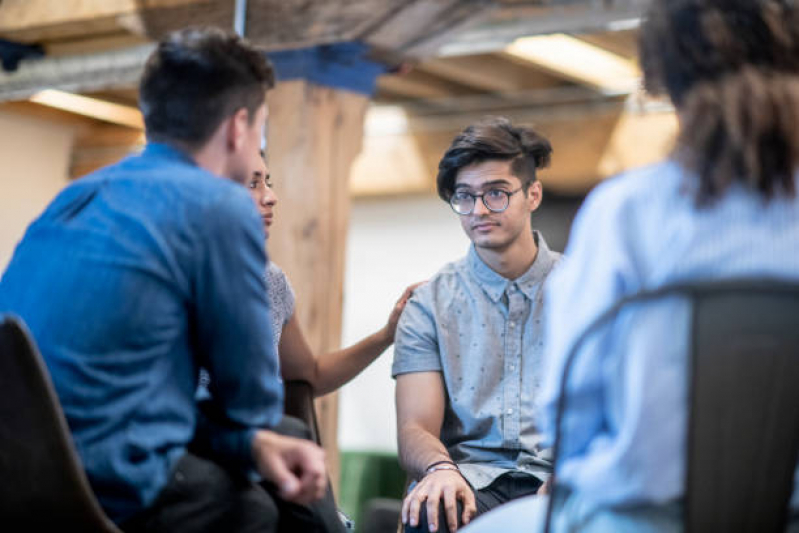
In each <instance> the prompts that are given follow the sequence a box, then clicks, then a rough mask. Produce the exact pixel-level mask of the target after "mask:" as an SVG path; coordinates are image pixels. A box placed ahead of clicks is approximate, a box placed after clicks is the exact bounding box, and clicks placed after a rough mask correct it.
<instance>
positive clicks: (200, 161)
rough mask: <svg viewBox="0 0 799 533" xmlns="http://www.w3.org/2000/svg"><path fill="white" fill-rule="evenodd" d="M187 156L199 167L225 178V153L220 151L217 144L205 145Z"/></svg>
mask: <svg viewBox="0 0 799 533" xmlns="http://www.w3.org/2000/svg"><path fill="white" fill-rule="evenodd" d="M189 154H190V155H191V158H192V159H194V162H195V163H197V165H198V166H199V167H202V168H204V169H205V170H207V171H208V172H211V173H212V174H215V175H217V176H222V177H227V175H228V172H227V153H226V151H225V150H221V149H220V147H219V146H218V143H207V144H205V145H203V146H202V147H200V148H198V149H196V150H192V151H190V152H189Z"/></svg>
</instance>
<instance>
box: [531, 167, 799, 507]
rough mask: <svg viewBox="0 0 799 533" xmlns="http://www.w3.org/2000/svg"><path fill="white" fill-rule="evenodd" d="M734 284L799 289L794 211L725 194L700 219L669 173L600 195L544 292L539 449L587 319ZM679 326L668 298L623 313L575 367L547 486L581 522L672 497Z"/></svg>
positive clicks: (681, 353) (677, 475)
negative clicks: (706, 284)
mask: <svg viewBox="0 0 799 533" xmlns="http://www.w3.org/2000/svg"><path fill="white" fill-rule="evenodd" d="M741 276H762V277H766V278H777V279H794V280H796V279H799V198H794V199H784V198H783V199H777V200H774V201H772V202H771V203H768V204H767V203H765V202H764V200H763V199H762V198H759V197H758V196H756V195H754V194H752V193H750V192H748V191H746V190H744V189H743V188H742V187H740V186H736V187H733V188H732V189H731V190H730V191H729V192H728V193H727V194H726V195H725V196H724V198H722V199H721V200H720V201H719V202H717V203H715V204H713V205H711V206H708V207H705V208H701V209H697V207H696V206H695V202H694V199H693V193H692V191H691V186H690V183H688V180H687V179H686V176H685V175H684V172H683V170H682V169H681V167H680V166H678V165H677V164H675V163H672V162H665V163H661V164H659V165H654V166H651V167H648V168H644V169H641V170H637V171H633V172H630V173H628V174H626V175H623V176H620V177H618V178H614V179H612V180H609V181H608V182H606V183H604V184H602V185H600V186H599V187H597V189H596V190H595V191H594V192H592V193H591V195H590V196H589V197H588V199H587V200H586V202H585V205H584V206H583V207H582V209H581V210H580V212H579V214H578V216H577V218H576V220H575V224H574V228H573V231H572V235H571V237H570V240H569V245H568V247H567V249H566V259H565V260H564V261H563V264H562V265H561V266H559V267H558V269H557V271H556V272H554V273H553V275H552V276H551V277H550V279H549V281H548V282H547V292H546V311H547V329H546V338H547V351H546V354H547V359H546V360H547V367H548V368H547V378H546V382H545V386H544V389H543V391H542V400H543V402H544V404H543V415H544V417H543V422H544V427H543V429H544V432H545V435H546V437H547V439H548V441H550V442H551V439H552V436H553V434H554V427H553V423H554V416H555V401H556V398H557V396H558V395H559V393H560V390H559V386H558V380H559V377H560V375H561V372H562V368H563V362H564V357H565V356H566V353H567V352H568V351H569V348H570V346H572V344H573V343H574V342H575V340H576V338H577V337H578V335H580V333H581V332H582V331H583V330H584V329H585V327H586V326H587V325H588V324H589V323H590V322H592V321H593V320H594V319H595V318H596V317H597V316H598V315H600V314H601V313H602V312H603V311H604V310H606V309H608V308H610V307H611V305H613V303H614V302H616V301H617V300H619V299H620V298H622V297H624V296H627V295H631V294H633V293H635V292H638V291H640V290H645V289H654V288H657V287H661V286H663V285H666V284H671V283H675V282H679V281H687V280H702V279H708V280H710V279H713V280H716V279H724V278H733V277H741ZM689 324H690V308H689V306H688V303H687V302H686V301H685V300H684V299H681V298H679V297H670V298H664V299H663V300H661V301H656V302H649V303H641V304H635V305H630V306H628V307H627V308H626V309H624V310H623V311H622V313H621V314H620V315H619V316H618V319H617V320H616V322H615V323H614V324H613V325H612V327H609V328H605V329H604V330H602V331H600V332H599V333H598V334H597V335H595V336H594V337H593V338H590V339H589V340H588V342H586V343H585V344H584V345H583V349H581V350H580V352H579V353H578V355H577V359H576V360H575V364H574V366H573V368H572V371H571V373H570V378H569V380H568V385H567V390H568V409H567V412H566V415H565V419H564V435H565V436H564V443H563V446H564V448H563V451H562V461H563V463H562V465H561V468H560V471H559V478H558V481H559V483H563V484H564V485H566V486H568V487H570V488H571V490H572V494H573V495H574V496H575V497H577V498H580V499H581V500H582V504H583V507H584V508H589V507H593V508H598V507H612V506H621V505H625V504H636V503H652V504H661V503H665V502H668V501H672V500H674V499H676V498H679V497H680V496H681V495H682V493H683V479H684V468H685V457H684V449H685V427H686V420H685V417H686V394H687V391H686V377H685V371H686V369H685V366H686V353H687V342H688V338H687V337H688V333H689Z"/></svg>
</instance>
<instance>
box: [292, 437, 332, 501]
mask: <svg viewBox="0 0 799 533" xmlns="http://www.w3.org/2000/svg"><path fill="white" fill-rule="evenodd" d="M292 452H293V453H292V454H291V455H290V456H289V457H288V461H289V463H290V465H291V466H290V467H291V469H292V471H293V472H294V473H295V474H296V475H297V476H298V478H299V480H298V481H299V485H300V487H299V490H297V491H296V492H295V494H293V495H292V496H291V497H290V498H285V499H287V500H289V501H291V502H294V503H298V504H301V505H307V504H309V503H311V502H314V501H316V500H318V499H320V498H322V497H323V496H324V495H325V492H326V491H327V471H326V469H325V454H324V451H322V449H321V448H319V447H318V446H316V445H314V444H312V443H310V442H306V441H299V442H298V443H297V445H296V447H295V448H294V449H293V450H292ZM281 496H282V494H281Z"/></svg>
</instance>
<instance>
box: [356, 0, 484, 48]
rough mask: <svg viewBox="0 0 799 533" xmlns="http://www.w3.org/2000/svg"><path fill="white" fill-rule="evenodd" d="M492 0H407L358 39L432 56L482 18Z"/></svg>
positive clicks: (384, 46)
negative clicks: (456, 34)
mask: <svg viewBox="0 0 799 533" xmlns="http://www.w3.org/2000/svg"><path fill="white" fill-rule="evenodd" d="M493 4H494V2H492V1H491V0H410V1H406V2H403V3H402V4H401V5H400V8H399V9H397V10H395V11H394V12H393V13H391V14H390V16H389V17H386V18H384V19H383V20H379V21H377V23H376V24H375V25H374V27H373V28H371V29H370V30H368V31H366V32H364V34H363V35H361V36H360V38H361V39H363V40H364V41H366V42H368V43H369V44H371V45H372V46H375V47H378V48H383V49H387V50H391V51H392V52H394V53H397V54H400V55H404V56H416V57H423V56H432V55H434V54H435V52H436V50H437V49H438V48H439V47H440V46H441V44H442V43H443V42H445V41H446V40H447V39H449V38H450V37H451V36H452V35H453V34H455V33H457V32H458V31H462V30H463V29H465V28H467V27H470V26H472V25H474V24H476V23H478V22H479V21H481V20H483V19H484V17H485V16H486V15H487V14H488V12H489V10H490V8H491V7H492V5H493Z"/></svg>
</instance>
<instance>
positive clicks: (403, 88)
mask: <svg viewBox="0 0 799 533" xmlns="http://www.w3.org/2000/svg"><path fill="white" fill-rule="evenodd" d="M377 88H378V93H379V91H380V90H384V89H385V90H387V91H389V92H390V93H392V94H394V95H401V96H404V97H405V98H444V97H448V96H457V95H463V94H468V93H469V92H470V91H469V89H468V88H466V87H464V86H463V85H459V84H457V83H454V82H452V81H448V80H445V79H441V78H439V77H437V76H434V75H432V74H429V73H427V72H424V71H422V70H414V71H411V72H409V73H407V74H389V75H385V76H381V77H380V78H378V80H377Z"/></svg>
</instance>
